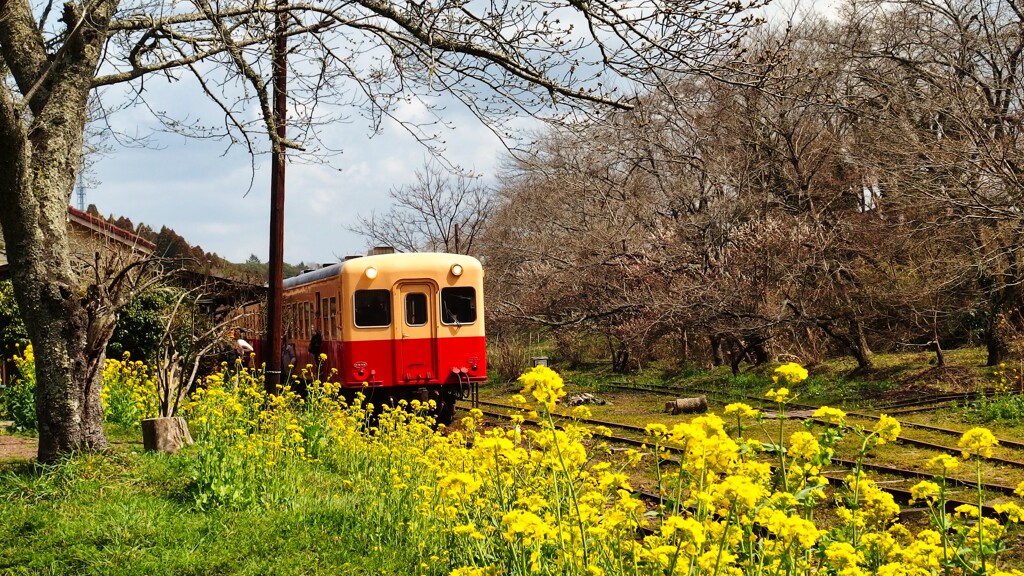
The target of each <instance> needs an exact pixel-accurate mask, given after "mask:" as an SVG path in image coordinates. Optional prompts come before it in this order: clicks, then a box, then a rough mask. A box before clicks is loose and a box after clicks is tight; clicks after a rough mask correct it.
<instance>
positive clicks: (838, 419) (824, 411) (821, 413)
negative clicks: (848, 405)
mask: <svg viewBox="0 0 1024 576" xmlns="http://www.w3.org/2000/svg"><path fill="white" fill-rule="evenodd" d="M811 417H812V418H818V419H819V420H824V421H825V422H828V423H829V424H844V423H845V422H846V412H843V411H842V410H840V409H839V408H830V407H828V406H822V407H821V408H818V409H817V410H815V411H814V414H811Z"/></svg>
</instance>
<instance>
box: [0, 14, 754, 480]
mask: <svg viewBox="0 0 1024 576" xmlns="http://www.w3.org/2000/svg"><path fill="white" fill-rule="evenodd" d="M53 8H54V4H53V3H52V2H48V3H38V4H33V3H32V2H30V1H29V0H7V1H5V2H3V3H2V4H0V56H2V60H0V70H3V76H4V82H2V83H0V205H3V206H4V209H3V210H0V225H2V227H3V230H4V240H5V241H6V247H7V255H8V259H9V261H10V264H11V268H12V276H13V283H14V287H15V292H16V295H17V299H18V304H19V306H20V309H21V310H22V312H23V314H24V315H25V321H26V322H25V323H26V326H27V328H28V332H29V335H30V338H31V340H32V341H33V343H34V344H35V346H36V349H37V350H38V353H39V356H38V360H37V368H38V372H39V373H38V382H39V394H38V398H39V413H40V414H43V415H45V416H44V421H42V422H41V423H40V448H39V458H40V460H42V461H53V460H54V459H55V458H57V456H58V455H59V454H61V453H67V452H70V451H74V450H79V449H93V448H102V447H103V446H104V445H105V444H106V440H105V437H104V435H103V430H102V428H101V426H100V401H99V399H100V388H101V385H102V383H101V379H100V376H101V373H100V370H99V369H98V367H99V366H100V365H101V364H102V361H103V352H102V350H103V349H104V344H105V340H104V339H105V338H106V337H108V335H106V334H107V332H108V331H106V330H97V329H96V328H97V326H99V325H102V324H103V323H106V322H108V321H109V318H108V316H107V315H105V314H100V315H97V314H96V313H91V312H90V311H95V310H105V309H107V307H106V306H105V305H104V303H103V298H104V296H103V294H102V291H96V290H93V291H88V292H87V297H86V298H82V297H80V295H79V292H78V286H79V284H80V280H81V279H80V278H79V277H78V276H77V275H76V274H75V272H74V271H73V269H72V267H71V264H70V261H69V257H68V253H69V251H68V240H67V231H66V227H65V223H64V212H65V210H66V206H67V203H68V200H69V198H70V195H71V192H72V189H73V186H74V182H75V180H76V177H77V175H78V173H79V171H80V167H81V152H82V149H83V139H84V136H83V135H84V134H85V130H86V126H87V123H88V117H87V112H86V111H87V103H88V98H89V95H90V93H92V92H93V90H95V89H98V88H106V90H105V91H104V92H103V94H102V98H101V102H102V103H103V105H104V108H105V109H106V110H108V111H114V110H116V109H118V108H121V107H126V106H136V105H139V104H143V105H144V104H146V96H147V94H149V93H150V91H152V90H156V89H157V88H158V87H159V85H160V83H161V81H163V80H168V81H179V80H183V79H185V78H191V80H192V82H193V83H194V84H195V86H196V87H197V90H198V91H199V92H200V93H202V94H203V95H205V96H207V97H209V98H211V99H213V101H214V102H216V104H217V105H219V107H220V108H221V110H222V112H223V115H222V117H223V124H222V125H220V126H217V125H208V124H203V123H201V122H200V121H196V120H189V119H176V118H170V117H165V116H161V119H162V120H164V121H165V123H166V124H167V125H168V127H169V128H171V129H173V130H177V131H182V132H191V133H193V134H196V135H201V136H206V137H216V136H227V137H230V138H231V139H232V141H237V142H241V143H243V145H245V146H247V147H248V148H249V149H250V150H252V151H254V152H256V151H259V150H261V149H263V144H262V143H263V142H268V141H269V142H270V148H271V149H272V150H273V151H279V150H282V149H284V148H293V149H302V148H304V149H307V150H310V151H313V150H314V149H316V148H317V146H318V143H317V140H316V134H317V130H316V126H317V124H318V123H323V122H330V121H333V120H335V118H336V117H337V115H338V114H339V111H340V110H350V109H352V108H351V106H357V107H359V109H361V110H362V111H364V112H365V113H366V114H367V115H368V116H369V117H370V118H371V121H372V122H373V123H374V125H375V126H379V124H380V122H381V121H382V119H383V118H387V117H394V111H395V109H396V107H397V106H398V105H400V104H402V103H404V102H407V101H409V100H410V99H421V100H423V101H424V102H426V103H427V104H430V103H431V101H432V98H433V97H434V96H435V95H438V94H442V93H445V94H450V95H454V96H455V97H456V98H457V99H458V100H459V101H460V102H461V103H462V104H463V105H465V106H466V107H468V108H469V109H470V110H471V111H472V112H473V113H475V114H476V115H478V116H479V117H480V118H482V119H484V120H485V121H487V122H488V124H489V125H491V126H493V127H494V128H495V129H496V130H500V129H501V128H502V126H503V120H504V119H508V118H511V117H512V116H513V115H514V114H515V113H517V112H526V113H540V112H542V111H545V110H554V111H561V112H569V111H571V110H572V109H579V107H580V106H583V105H590V104H611V105H619V106H625V105H626V104H625V102H624V99H628V98H629V97H630V95H629V94H619V93H616V91H615V90H613V89H611V88H612V87H613V86H616V85H618V84H619V83H618V82H616V81H615V77H617V76H619V75H625V76H628V77H630V78H631V79H633V81H635V82H639V83H641V85H656V84H657V83H658V82H660V81H661V80H662V79H663V78H664V77H665V76H666V75H668V74H671V73H674V72H676V71H679V70H681V69H682V70H694V69H699V68H702V67H704V66H705V65H706V63H707V62H706V61H707V56H708V55H709V54H711V53H713V52H714V51H716V50H718V49H720V48H721V47H723V46H728V45H730V44H732V43H733V42H734V41H735V36H734V34H735V32H737V31H740V30H742V28H744V27H745V26H747V25H748V24H749V23H750V21H751V20H750V17H749V16H747V14H746V13H745V11H744V10H745V8H746V6H745V5H744V4H743V3H742V2H732V1H726V0H712V1H710V2H696V1H692V0H681V1H676V0H673V1H671V2H658V3H655V2H647V1H643V2H638V3H633V4H617V3H606V2H590V3H586V2H574V1H570V2H561V1H555V0H547V1H535V0H531V1H523V2H508V3H486V2H485V3H480V4H471V3H470V4H467V3H466V2H461V1H456V0H433V1H429V2H420V3H392V2H384V1H380V0H360V1H356V2H351V1H347V0H346V1H341V0H328V1H326V2H314V3H304V2H295V3H286V2H285V1H283V0H281V1H276V2H269V1H266V0H257V1H246V2H242V1H236V0H228V1H226V2H218V3H216V4H214V3H210V2H209V1H208V0H193V1H191V2H187V3H180V2H163V1H152V2H150V1H145V2H143V1H123V0H97V1H91V2H84V1H80V0H69V1H68V2H66V3H64V4H63V5H62V6H61V7H60V16H59V18H54V16H55V15H54V14H53V11H52V9H53ZM278 17H280V20H278ZM277 21H279V22H280V23H281V24H282V25H284V26H285V27H286V28H287V31H286V32H284V33H285V34H287V36H288V41H289V44H290V46H291V47H292V55H293V58H292V60H291V69H290V70H289V72H290V74H289V77H290V79H291V84H290V87H289V95H290V97H291V98H292V101H293V103H294V104H293V108H294V109H295V110H296V111H297V112H298V113H297V115H296V117H295V127H294V128H293V131H292V132H293V133H292V135H291V137H290V138H289V137H279V136H278V131H277V125H276V120H275V118H274V115H273V114H272V106H271V98H270V78H269V76H270V69H271V66H270V61H271V60H270V56H271V51H272V48H271V47H272V46H274V44H275V42H274V40H275V30H276V26H275V22H277ZM331 104H334V105H335V106H333V107H332V106H331ZM336 106H349V108H338V107H336ZM251 108H255V109H258V110H259V111H260V112H261V113H260V115H259V116H258V117H257V118H256V119H252V118H251V117H249V116H246V115H244V114H242V111H243V110H246V109H251ZM437 114H438V117H440V114H441V113H440V111H438V112H437ZM406 127H407V128H408V129H409V130H410V131H411V132H412V133H413V134H414V135H415V136H417V137H418V138H421V139H423V140H424V141H430V139H431V136H432V135H431V132H430V126H429V124H423V125H412V124H408V123H407V124H406ZM501 133H502V134H503V135H504V134H505V132H504V131H502V132H501ZM97 299H98V300H97Z"/></svg>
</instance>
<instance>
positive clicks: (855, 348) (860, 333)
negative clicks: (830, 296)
mask: <svg viewBox="0 0 1024 576" xmlns="http://www.w3.org/2000/svg"><path fill="white" fill-rule="evenodd" d="M850 343H851V345H850V350H851V351H852V352H853V357H854V358H855V359H856V360H857V367H858V368H870V367H871V356H872V352H871V347H870V346H868V339H867V336H865V335H864V324H862V323H861V322H860V320H857V319H856V318H853V319H851V320H850Z"/></svg>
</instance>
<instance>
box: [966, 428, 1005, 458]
mask: <svg viewBox="0 0 1024 576" xmlns="http://www.w3.org/2000/svg"><path fill="white" fill-rule="evenodd" d="M998 445H999V441H998V440H996V437H995V436H994V435H993V434H992V431H991V430H989V429H988V428H971V429H970V430H968V431H967V432H964V435H963V436H961V437H960V441H959V442H958V443H957V446H958V447H959V448H962V449H963V452H962V453H961V454H962V456H963V458H964V460H966V459H968V458H970V457H971V455H973V454H977V455H978V456H981V457H982V458H991V457H992V447H993V446H998Z"/></svg>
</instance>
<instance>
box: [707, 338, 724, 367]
mask: <svg viewBox="0 0 1024 576" xmlns="http://www.w3.org/2000/svg"><path fill="white" fill-rule="evenodd" d="M708 340H710V341H711V364H712V365H713V366H721V365H722V364H725V356H724V355H723V354H722V335H721V334H712V335H711V336H709V337H708Z"/></svg>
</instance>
